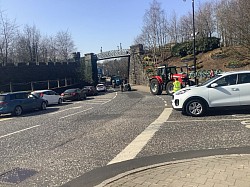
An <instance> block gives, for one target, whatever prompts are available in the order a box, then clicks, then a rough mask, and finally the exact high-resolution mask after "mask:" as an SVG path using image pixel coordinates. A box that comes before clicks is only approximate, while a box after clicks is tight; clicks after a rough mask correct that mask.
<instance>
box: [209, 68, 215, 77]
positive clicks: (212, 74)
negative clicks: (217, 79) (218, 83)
mask: <svg viewBox="0 0 250 187" xmlns="http://www.w3.org/2000/svg"><path fill="white" fill-rule="evenodd" d="M212 77H214V70H213V69H211V71H210V78H212Z"/></svg>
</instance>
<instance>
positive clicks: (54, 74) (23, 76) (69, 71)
mask: <svg viewBox="0 0 250 187" xmlns="http://www.w3.org/2000/svg"><path fill="white" fill-rule="evenodd" d="M78 66H79V65H78V64H77V63H73V62H72V63H69V64H67V63H56V64H54V63H49V64H48V65H46V64H40V65H35V64H34V65H31V64H30V65H26V64H19V66H0V84H8V83H10V82H13V83H24V82H31V81H44V80H56V79H64V78H77V73H76V70H77V68H78Z"/></svg>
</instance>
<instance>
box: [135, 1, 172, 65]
mask: <svg viewBox="0 0 250 187" xmlns="http://www.w3.org/2000/svg"><path fill="white" fill-rule="evenodd" d="M167 24H168V23H167V18H166V14H165V12H164V10H163V9H162V8H161V4H160V3H159V2H158V1H157V0H153V2H152V4H150V8H149V10H146V12H145V15H144V19H143V27H142V34H141V35H139V36H138V37H137V38H136V40H135V43H138V42H143V44H144V45H146V46H145V48H148V49H150V50H152V51H153V57H154V61H156V53H157V52H159V53H160V54H161V48H162V46H164V45H165V44H166V43H167Z"/></svg>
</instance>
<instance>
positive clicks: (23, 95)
mask: <svg viewBox="0 0 250 187" xmlns="http://www.w3.org/2000/svg"><path fill="white" fill-rule="evenodd" d="M14 97H15V99H26V98H28V94H27V93H17V94H14Z"/></svg>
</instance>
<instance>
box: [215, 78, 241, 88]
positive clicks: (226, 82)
mask: <svg viewBox="0 0 250 187" xmlns="http://www.w3.org/2000/svg"><path fill="white" fill-rule="evenodd" d="M236 80H237V75H227V76H225V77H222V78H220V79H219V80H217V81H216V82H215V83H217V84H218V86H229V85H235V84H236Z"/></svg>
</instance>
